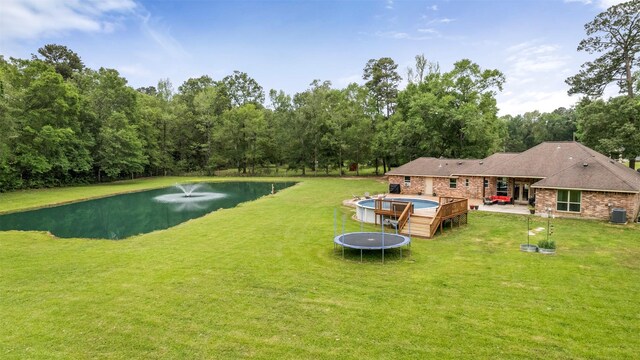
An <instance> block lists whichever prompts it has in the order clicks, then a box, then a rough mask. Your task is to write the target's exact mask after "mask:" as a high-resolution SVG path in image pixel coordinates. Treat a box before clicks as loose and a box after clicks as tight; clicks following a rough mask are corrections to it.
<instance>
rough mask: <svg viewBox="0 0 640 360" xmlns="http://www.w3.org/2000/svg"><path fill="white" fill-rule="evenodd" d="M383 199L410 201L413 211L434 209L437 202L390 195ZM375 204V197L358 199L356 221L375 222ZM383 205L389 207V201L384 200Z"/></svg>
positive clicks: (436, 206)
mask: <svg viewBox="0 0 640 360" xmlns="http://www.w3.org/2000/svg"><path fill="white" fill-rule="evenodd" d="M384 200H385V201H404V202H407V201H410V202H411V203H413V210H414V211H422V210H424V211H429V210H431V211H435V210H436V209H437V208H438V205H439V204H438V202H437V201H432V200H426V199H416V198H390V197H386V198H384ZM375 206H376V199H366V200H360V201H358V202H357V203H356V218H357V219H358V221H363V222H366V223H375V222H376V216H375V211H374V209H375ZM383 206H386V207H384V208H385V209H388V208H389V203H388V202H385V203H383Z"/></svg>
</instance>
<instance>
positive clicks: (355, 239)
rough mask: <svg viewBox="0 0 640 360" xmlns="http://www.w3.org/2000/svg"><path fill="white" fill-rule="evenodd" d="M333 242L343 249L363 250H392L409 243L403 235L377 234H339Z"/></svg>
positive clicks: (407, 238) (409, 240)
mask: <svg viewBox="0 0 640 360" xmlns="http://www.w3.org/2000/svg"><path fill="white" fill-rule="evenodd" d="M333 241H334V242H335V243H336V244H338V245H342V246H344V247H348V248H352V249H363V250H380V249H392V248H397V247H400V246H404V245H407V244H409V243H410V242H411V239H409V237H407V236H404V235H396V234H387V233H379V232H352V233H346V234H340V235H338V236H336V237H335V238H334V239H333Z"/></svg>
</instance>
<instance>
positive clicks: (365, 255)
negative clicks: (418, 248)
mask: <svg viewBox="0 0 640 360" xmlns="http://www.w3.org/2000/svg"><path fill="white" fill-rule="evenodd" d="M343 250H344V260H345V261H351V262H362V263H374V264H380V263H382V250H362V252H361V251H360V250H359V249H350V248H344V249H343V248H342V247H340V246H336V248H335V249H331V250H330V253H331V255H332V256H334V257H335V258H337V259H343ZM410 259H411V249H410V248H407V247H403V248H402V249H400V248H395V249H386V250H385V251H384V262H385V263H386V262H398V261H406V260H410Z"/></svg>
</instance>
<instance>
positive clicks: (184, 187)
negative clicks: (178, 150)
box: [153, 183, 227, 205]
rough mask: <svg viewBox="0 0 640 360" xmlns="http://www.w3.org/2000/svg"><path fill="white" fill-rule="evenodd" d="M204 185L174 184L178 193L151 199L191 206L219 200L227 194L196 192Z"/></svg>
mask: <svg viewBox="0 0 640 360" xmlns="http://www.w3.org/2000/svg"><path fill="white" fill-rule="evenodd" d="M203 185H204V184H200V183H193V184H176V185H175V187H176V188H178V189H179V190H180V192H176V193H174V194H164V195H158V196H156V197H154V198H153V199H154V200H155V201H157V202H161V203H176V204H193V205H195V203H196V202H204V201H211V200H215V199H220V198H223V197H225V196H227V194H223V193H216V192H210V191H196V190H199V189H201V188H202V186H203Z"/></svg>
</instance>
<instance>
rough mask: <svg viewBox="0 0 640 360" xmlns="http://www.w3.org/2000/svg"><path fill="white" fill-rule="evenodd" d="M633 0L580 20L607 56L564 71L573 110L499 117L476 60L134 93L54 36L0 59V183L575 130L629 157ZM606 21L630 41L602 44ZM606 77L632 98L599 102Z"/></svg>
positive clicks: (304, 161)
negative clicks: (354, 75) (267, 83)
mask: <svg viewBox="0 0 640 360" xmlns="http://www.w3.org/2000/svg"><path fill="white" fill-rule="evenodd" d="M639 3H640V2H639V1H638V0H634V1H631V2H629V3H624V4H621V5H616V6H614V7H612V8H610V9H609V10H607V12H605V13H603V14H604V15H603V14H600V15H599V16H598V17H597V18H596V20H594V21H593V22H592V23H589V24H587V25H586V26H585V28H586V29H587V33H588V34H589V35H591V36H590V37H589V38H587V39H586V40H584V41H583V42H582V43H581V44H580V46H579V48H578V50H587V51H596V50H598V51H603V50H608V52H606V53H605V55H603V57H602V59H600V58H599V59H597V60H596V61H594V62H590V63H586V64H585V65H583V69H582V70H581V71H580V72H579V73H578V74H577V75H575V76H573V77H571V78H569V79H567V83H568V84H569V85H570V86H571V90H570V93H581V94H584V95H585V97H584V98H583V99H582V100H581V101H580V102H579V103H578V104H577V105H576V106H575V107H573V108H569V109H565V108H560V109H556V110H554V111H552V112H550V113H540V112H537V111H534V112H530V113H526V114H523V115H517V116H503V117H498V115H497V114H498V107H497V104H496V99H495V96H496V94H497V93H498V92H499V91H501V90H502V87H503V85H504V82H505V81H506V79H505V76H504V74H502V73H501V72H500V71H499V70H496V69H483V68H481V67H480V66H479V65H478V64H475V63H474V62H472V61H471V60H468V59H462V60H460V61H458V62H456V63H454V64H453V66H452V70H450V71H442V70H441V69H440V66H439V65H438V64H437V63H433V62H430V61H428V60H427V59H426V58H425V57H424V55H418V56H416V59H415V60H416V61H415V65H414V66H413V67H410V68H409V69H407V71H406V79H407V83H408V84H407V86H406V87H405V88H404V89H399V85H400V82H401V81H402V77H401V75H400V74H399V72H398V65H397V64H396V63H395V62H394V61H393V59H391V58H388V57H383V58H380V59H371V60H370V61H369V62H367V63H366V64H365V66H364V68H363V80H364V84H363V85H358V84H356V83H352V84H349V85H348V86H346V87H344V88H336V87H334V86H333V85H332V84H331V82H329V81H321V80H313V81H312V82H311V83H310V85H309V87H308V88H307V89H306V90H304V91H302V92H299V93H296V94H293V95H290V94H286V93H285V92H283V91H281V90H280V91H278V90H273V89H272V90H270V91H269V92H268V93H266V92H265V91H264V89H263V88H262V87H261V86H260V84H259V83H258V82H257V81H256V80H255V79H253V78H251V77H250V76H249V75H248V74H246V73H244V72H240V71H234V72H233V73H232V74H229V75H227V76H225V77H223V78H222V79H217V80H216V79H213V78H211V77H209V76H207V75H203V76H200V77H197V78H190V79H188V80H186V81H185V82H184V83H182V84H181V85H179V86H178V87H177V89H174V87H173V85H172V84H171V82H170V81H169V79H162V80H160V81H159V82H158V83H157V84H156V85H155V86H148V87H142V88H138V89H133V88H132V87H130V86H129V85H128V84H127V80H126V79H125V78H124V77H122V76H121V75H120V74H119V73H118V72H117V71H116V70H114V69H107V68H100V69H98V70H94V69H90V68H87V67H85V66H84V64H83V62H82V60H81V58H80V56H79V55H78V54H76V53H75V52H73V51H72V50H71V49H68V48H67V47H65V46H62V45H56V44H49V45H46V46H44V47H42V48H40V49H38V51H37V54H35V55H33V56H32V58H31V59H15V58H10V59H5V58H4V57H2V56H0V134H1V136H0V191H8V190H13V189H23V188H35V187H51V186H61V185H66V184H76V183H93V182H101V181H105V180H114V179H120V178H127V177H135V176H155V175H168V174H186V173H190V174H193V173H198V174H206V175H212V174H214V171H216V170H221V169H235V170H236V171H237V172H238V173H241V174H256V173H258V171H259V170H260V169H263V168H265V167H269V168H271V169H274V171H276V172H279V171H283V170H285V169H286V170H296V171H298V172H300V173H302V174H303V175H308V174H309V173H312V174H327V173H329V171H332V170H333V171H335V170H337V172H338V173H339V174H343V173H344V172H345V169H346V167H347V166H349V165H353V164H356V165H357V164H365V165H370V166H372V167H374V168H375V173H376V174H383V173H384V172H386V171H387V170H388V169H389V168H390V167H391V166H397V165H400V164H403V163H405V162H407V161H410V160H413V159H415V158H417V157H421V156H432V157H450V158H483V157H486V156H488V155H490V154H492V153H494V152H497V151H524V150H526V149H528V148H530V147H532V146H534V145H536V144H538V143H540V142H542V141H548V140H572V139H578V140H580V141H581V142H583V143H584V144H586V145H587V146H590V147H593V148H595V149H596V150H599V151H601V152H603V153H605V154H608V155H611V156H623V157H625V158H628V159H630V160H631V166H633V159H634V158H635V157H636V156H638V155H640V135H639V134H640V132H639V131H638V130H639V129H640V124H639V123H640V116H639V114H640V98H639V97H638V96H637V95H635V93H637V92H638V89H639V88H640V81H639V80H638V78H639V77H638V74H637V72H635V73H634V72H633V71H635V69H636V67H637V59H636V58H637V55H638V53H639V49H638V48H639V47H640V45H638V44H640V30H638V28H639V26H640V25H639V23H640V21H638V15H637V14H638V13H640V12H639V11H636V10H638V9H640V5H639ZM621 18H622V19H623V20H624V21H621V20H620V19H621ZM616 19H617V20H616ZM612 29H613V30H612ZM608 30H609V31H610V32H611V33H614V34H618V35H619V34H627V33H629V34H631V35H630V36H631V37H630V38H628V37H624V36H613V39H612V40H611V39H610V41H604V40H603V39H605V40H606V39H607V35H606V34H607V31H608ZM598 34H600V35H598ZM602 34H604V35H602ZM634 36H635V37H634ZM616 40H620V41H622V42H624V44H629V43H630V44H631V45H630V46H627V45H624V44H622V45H620V46H617V45H616V44H615V41H616ZM607 46H608V47H607ZM616 46H617V47H616ZM619 75H620V76H619ZM611 82H618V84H619V86H620V88H621V90H622V92H623V93H624V95H622V96H619V97H614V98H611V99H608V100H604V99H601V96H602V91H603V90H604V87H605V86H606V85H607V84H608V83H611ZM634 91H635V93H634ZM355 168H356V171H357V169H358V167H357V166H356V167H355Z"/></svg>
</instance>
